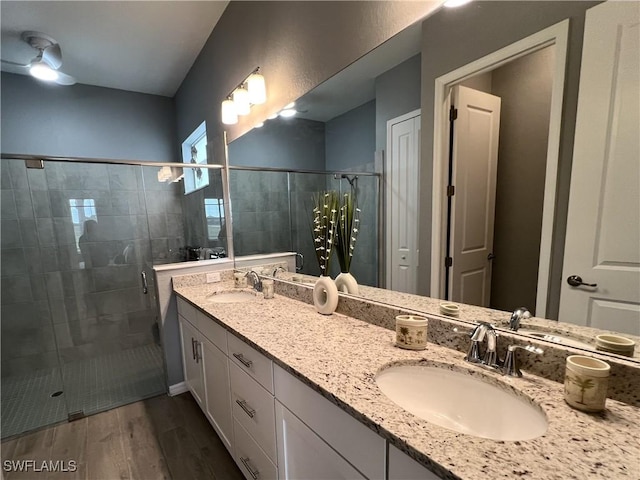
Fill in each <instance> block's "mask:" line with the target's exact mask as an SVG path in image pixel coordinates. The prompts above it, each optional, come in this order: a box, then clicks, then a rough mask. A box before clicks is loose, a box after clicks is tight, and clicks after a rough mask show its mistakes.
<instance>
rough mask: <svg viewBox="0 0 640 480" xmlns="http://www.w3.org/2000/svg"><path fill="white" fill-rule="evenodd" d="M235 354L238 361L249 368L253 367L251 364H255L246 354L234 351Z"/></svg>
mask: <svg viewBox="0 0 640 480" xmlns="http://www.w3.org/2000/svg"><path fill="white" fill-rule="evenodd" d="M233 356H234V357H236V358H237V359H238V361H239V362H240V363H241V364H243V365H244V366H245V367H247V368H251V365H253V362H252V361H251V360H247V359H246V358H244V355H242V354H241V353H234V354H233Z"/></svg>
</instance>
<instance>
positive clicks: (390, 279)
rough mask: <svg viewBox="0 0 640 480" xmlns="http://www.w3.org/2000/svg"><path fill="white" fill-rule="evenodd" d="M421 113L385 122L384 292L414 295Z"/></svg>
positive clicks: (416, 263) (416, 270) (416, 273)
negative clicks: (385, 241)
mask: <svg viewBox="0 0 640 480" xmlns="http://www.w3.org/2000/svg"><path fill="white" fill-rule="evenodd" d="M419 162H420V112H419V111H418V112H412V113H410V114H407V115H403V116H402V117H398V118H396V119H393V120H389V122H387V157H386V164H385V184H386V185H385V186H386V188H385V196H386V202H387V203H386V209H385V212H386V222H385V223H386V231H387V285H386V286H387V288H389V289H391V290H396V291H399V292H406V293H416V291H417V278H418V182H419V176H418V175H419Z"/></svg>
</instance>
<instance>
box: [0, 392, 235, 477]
mask: <svg viewBox="0 0 640 480" xmlns="http://www.w3.org/2000/svg"><path fill="white" fill-rule="evenodd" d="M7 460H9V461H11V460H33V461H35V462H36V465H38V466H39V467H41V465H42V462H43V461H56V460H61V461H64V462H69V460H74V461H75V462H76V464H77V470H76V471H75V472H46V471H41V472H37V473H36V472H34V471H33V468H32V469H31V471H28V472H16V471H8V469H7V468H6V466H7V465H6V463H5V461H7ZM66 465H67V466H68V465H69V464H68V463H66ZM2 466H3V472H2V474H3V478H4V479H5V480H18V479H34V480H58V479H63V480H76V479H78V480H79V479H82V480H85V479H86V480H118V479H122V480H138V479H139V480H147V479H148V480H155V479H173V480H198V479H217V480H242V479H243V478H244V477H243V475H242V473H241V472H240V470H239V469H238V467H237V466H236V464H235V462H234V461H233V459H232V458H231V456H230V455H229V453H228V452H227V450H226V448H225V447H224V445H223V444H222V442H221V441H220V439H219V438H218V436H217V435H216V433H215V431H214V430H213V428H212V427H211V425H210V424H209V422H208V421H207V419H206V417H205V416H204V414H203V413H202V411H201V410H200V408H199V407H198V405H197V404H196V402H195V400H194V399H193V397H192V396H191V394H190V393H184V394H182V395H178V396H176V397H169V396H166V395H163V396H159V397H155V398H151V399H148V400H144V401H141V402H136V403H132V404H130V405H125V406H123V407H119V408H116V409H114V410H109V411H107V412H103V413H99V414H97V415H93V416H90V417H86V418H83V419H80V420H76V421H74V422H71V423H64V424H61V425H57V426H54V427H51V428H47V429H45V430H40V431H38V432H34V433H31V434H27V435H23V436H21V437H18V438H15V439H12V440H8V441H6V442H3V443H2Z"/></svg>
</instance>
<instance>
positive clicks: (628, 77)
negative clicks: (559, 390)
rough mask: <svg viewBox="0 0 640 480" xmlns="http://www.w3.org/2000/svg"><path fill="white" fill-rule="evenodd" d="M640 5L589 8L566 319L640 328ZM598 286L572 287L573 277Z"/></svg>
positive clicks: (639, 331) (563, 302)
mask: <svg viewBox="0 0 640 480" xmlns="http://www.w3.org/2000/svg"><path fill="white" fill-rule="evenodd" d="M639 44H640V7H639V6H638V3H637V2H606V3H603V4H600V5H598V6H596V7H593V8H591V9H589V10H588V11H587V16H586V23H585V32H584V47H583V51H582V52H583V53H582V67H581V72H580V93H579V96H578V113H577V120H576V135H575V144H574V152H573V166H572V174H571V191H570V196H569V212H568V219H567V236H566V240H565V251H564V267H563V281H562V290H561V297H560V313H559V320H560V321H563V322H570V323H574V324H578V325H588V326H592V327H595V328H601V329H606V330H616V331H619V332H626V333H631V334H634V335H640V140H639V139H640V107H639V106H640V93H639V90H640V48H639V47H640V45H639ZM573 275H575V276H578V277H580V278H581V279H582V281H583V282H584V283H590V284H596V285H597V286H596V287H586V286H578V287H572V286H570V285H569V283H568V277H569V276H573Z"/></svg>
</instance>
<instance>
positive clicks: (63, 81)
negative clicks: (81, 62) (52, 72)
mask: <svg viewBox="0 0 640 480" xmlns="http://www.w3.org/2000/svg"><path fill="white" fill-rule="evenodd" d="M57 72H58V78H57V79H56V80H55V82H56V83H57V84H58V85H75V84H76V79H75V78H73V77H72V76H71V75H67V74H66V73H62V72H61V71H60V70H57Z"/></svg>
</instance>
